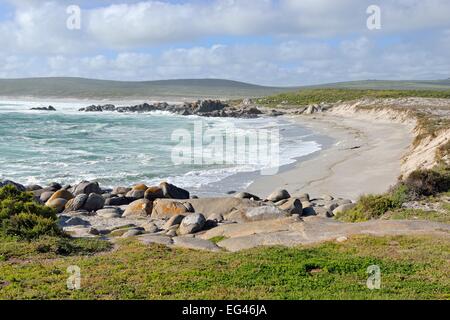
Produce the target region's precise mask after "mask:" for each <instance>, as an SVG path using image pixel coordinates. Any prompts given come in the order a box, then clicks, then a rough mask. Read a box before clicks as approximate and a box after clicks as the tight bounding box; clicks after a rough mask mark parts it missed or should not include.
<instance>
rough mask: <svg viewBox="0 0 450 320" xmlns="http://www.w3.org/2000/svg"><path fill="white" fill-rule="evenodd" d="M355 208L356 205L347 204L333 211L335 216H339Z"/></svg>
mask: <svg viewBox="0 0 450 320" xmlns="http://www.w3.org/2000/svg"><path fill="white" fill-rule="evenodd" d="M354 207H356V203H347V204H342V205H340V206H339V207H337V208H336V209H334V210H333V215H337V214H339V213H341V212H344V211H347V210H350V209H353V208H354Z"/></svg>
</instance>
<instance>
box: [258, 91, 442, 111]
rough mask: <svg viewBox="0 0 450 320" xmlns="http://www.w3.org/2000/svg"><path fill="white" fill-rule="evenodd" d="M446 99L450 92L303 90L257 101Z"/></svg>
mask: <svg viewBox="0 0 450 320" xmlns="http://www.w3.org/2000/svg"><path fill="white" fill-rule="evenodd" d="M407 97H421V98H445V99H450V91H448V90H446V91H430V90H360V89H302V90H299V91H296V92H288V93H282V94H278V95H275V96H271V97H266V98H260V99H257V100H256V102H257V103H258V104H261V105H264V106H267V107H277V106H283V105H288V106H292V105H296V106H306V105H310V104H318V103H321V102H324V103H336V102H345V101H352V100H357V99H362V98H376V99H384V98H407Z"/></svg>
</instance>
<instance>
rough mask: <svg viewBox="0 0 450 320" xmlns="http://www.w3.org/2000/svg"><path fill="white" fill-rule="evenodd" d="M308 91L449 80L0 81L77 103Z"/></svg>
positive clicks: (19, 93)
mask: <svg viewBox="0 0 450 320" xmlns="http://www.w3.org/2000/svg"><path fill="white" fill-rule="evenodd" d="M311 88H346V89H396V90H450V79H446V80H429V81H425V80H422V81H420V80H417V81H415V80H411V81H386V80H365V81H352V82H339V83H329V84H321V85H314V86H303V87H300V86H298V87H268V86H259V85H254V84H249V83H244V82H238V81H231V80H221V79H183V80H160V81H113V80H95V79H84V78H69V77H59V78H25V79H0V96H3V97H36V98H81V99H149V98H156V97H160V98H162V97H165V98H166V97H176V98H186V99H192V98H230V99H233V98H244V97H262V96H270V95H274V94H278V93H282V92H292V91H298V90H301V89H311Z"/></svg>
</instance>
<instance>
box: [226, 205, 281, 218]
mask: <svg viewBox="0 0 450 320" xmlns="http://www.w3.org/2000/svg"><path fill="white" fill-rule="evenodd" d="M286 215H287V214H286V212H284V211H282V210H280V209H279V208H278V207H276V206H260V207H254V208H246V209H243V210H237V211H235V212H234V213H232V214H231V215H230V216H229V217H228V219H231V220H235V221H238V222H251V221H262V220H272V219H279V218H284V217H286Z"/></svg>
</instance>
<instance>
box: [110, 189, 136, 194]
mask: <svg viewBox="0 0 450 320" xmlns="http://www.w3.org/2000/svg"><path fill="white" fill-rule="evenodd" d="M130 191H131V188H126V187H115V188H114V189H113V190H112V192H111V194H113V195H119V194H122V195H125V194H127V193H128V192H130Z"/></svg>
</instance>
